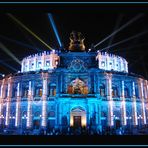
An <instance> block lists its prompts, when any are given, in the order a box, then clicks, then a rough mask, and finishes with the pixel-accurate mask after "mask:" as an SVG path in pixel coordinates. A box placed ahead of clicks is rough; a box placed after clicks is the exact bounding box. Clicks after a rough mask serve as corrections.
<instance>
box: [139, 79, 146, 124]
mask: <svg viewBox="0 0 148 148" xmlns="http://www.w3.org/2000/svg"><path fill="white" fill-rule="evenodd" d="M138 85H139V89H140V99H141V112H142V124H146V116H145V101H144V92H143V79H141V78H139V84H138Z"/></svg>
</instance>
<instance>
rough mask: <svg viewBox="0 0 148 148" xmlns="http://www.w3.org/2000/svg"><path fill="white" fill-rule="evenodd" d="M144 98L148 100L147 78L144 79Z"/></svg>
mask: <svg viewBox="0 0 148 148" xmlns="http://www.w3.org/2000/svg"><path fill="white" fill-rule="evenodd" d="M144 98H145V101H147V99H148V89H147V80H145V81H144Z"/></svg>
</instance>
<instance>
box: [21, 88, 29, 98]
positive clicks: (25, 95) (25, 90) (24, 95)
mask: <svg viewBox="0 0 148 148" xmlns="http://www.w3.org/2000/svg"><path fill="white" fill-rule="evenodd" d="M22 91H23V95H22V96H23V97H24V98H27V97H28V87H24V88H23V89H22Z"/></svg>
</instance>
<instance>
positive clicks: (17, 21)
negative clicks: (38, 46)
mask: <svg viewBox="0 0 148 148" xmlns="http://www.w3.org/2000/svg"><path fill="white" fill-rule="evenodd" d="M7 15H8V16H9V17H10V18H11V19H12V20H14V21H15V22H16V23H17V24H19V25H20V26H21V27H22V28H24V29H25V30H26V31H28V32H29V33H30V34H31V35H33V36H34V37H35V38H36V39H38V40H39V41H40V42H41V43H43V44H44V45H45V46H46V47H47V48H48V49H50V50H53V48H51V47H50V46H49V45H48V44H46V43H45V42H44V41H43V40H42V39H41V38H40V37H39V36H37V35H36V34H35V33H34V32H32V31H31V30H30V29H29V28H28V27H26V26H25V25H24V24H23V23H22V22H20V21H19V20H18V19H16V18H15V17H14V16H13V15H12V14H10V13H7Z"/></svg>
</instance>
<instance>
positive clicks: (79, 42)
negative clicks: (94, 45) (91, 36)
mask: <svg viewBox="0 0 148 148" xmlns="http://www.w3.org/2000/svg"><path fill="white" fill-rule="evenodd" d="M84 39H85V38H84V36H83V35H82V33H81V32H77V31H72V33H71V34H70V45H69V50H70V51H74V52H80V51H85V45H84Z"/></svg>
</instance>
